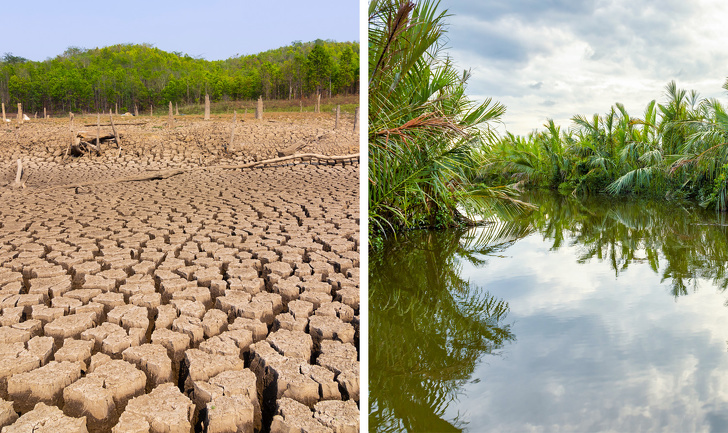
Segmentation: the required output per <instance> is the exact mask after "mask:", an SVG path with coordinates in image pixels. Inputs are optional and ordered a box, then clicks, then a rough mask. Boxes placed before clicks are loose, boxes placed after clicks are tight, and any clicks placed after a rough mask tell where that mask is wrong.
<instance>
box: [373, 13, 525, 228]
mask: <svg viewBox="0 0 728 433" xmlns="http://www.w3.org/2000/svg"><path fill="white" fill-rule="evenodd" d="M438 5H439V2H438V1H428V0H423V1H420V2H417V3H416V4H415V3H413V2H411V1H408V0H372V1H371V2H370V3H369V222H370V227H371V230H372V233H373V234H375V235H379V234H383V233H389V232H394V231H397V230H402V229H407V228H412V227H422V226H428V227H444V226H451V225H454V224H458V223H462V222H463V221H466V222H467V221H468V220H470V219H471V217H472V216H474V215H483V214H487V213H491V212H494V211H495V212H500V213H510V212H514V211H517V210H518V209H520V208H522V207H523V206H524V204H523V203H520V202H518V201H517V200H515V199H513V198H512V191H511V190H510V189H509V188H507V187H492V186H487V185H486V184H485V183H483V182H481V181H480V178H481V177H482V175H483V173H481V172H480V168H481V167H484V165H483V164H482V161H480V158H481V157H482V155H483V154H484V153H483V151H482V150H481V147H482V146H483V145H484V143H491V142H493V141H494V140H495V139H496V136H495V134H494V132H493V129H492V126H493V124H494V123H497V122H499V121H500V118H501V116H503V114H504V113H505V107H504V106H503V105H502V104H500V103H498V102H495V101H493V100H491V99H487V100H485V101H484V102H483V103H476V102H474V101H472V100H470V99H469V98H468V97H467V96H466V95H465V89H466V83H467V80H468V77H469V72H468V71H461V70H459V69H458V68H457V67H456V66H455V64H454V62H453V60H452V59H451V58H450V57H449V56H447V55H446V54H445V53H444V45H445V42H444V39H443V35H444V33H445V26H444V20H445V18H446V17H447V13H446V12H441V11H438Z"/></svg>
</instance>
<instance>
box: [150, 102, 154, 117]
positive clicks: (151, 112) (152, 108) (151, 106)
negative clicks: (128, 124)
mask: <svg viewBox="0 0 728 433" xmlns="http://www.w3.org/2000/svg"><path fill="white" fill-rule="evenodd" d="M149 117H154V105H152V104H149Z"/></svg>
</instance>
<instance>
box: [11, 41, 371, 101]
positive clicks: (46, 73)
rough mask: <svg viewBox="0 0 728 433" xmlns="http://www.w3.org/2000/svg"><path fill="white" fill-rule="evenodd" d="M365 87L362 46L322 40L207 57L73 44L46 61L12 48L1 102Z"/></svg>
mask: <svg viewBox="0 0 728 433" xmlns="http://www.w3.org/2000/svg"><path fill="white" fill-rule="evenodd" d="M358 92H359V43H358V42H333V41H328V40H327V41H323V40H320V39H319V40H316V41H315V42H300V41H294V42H293V43H292V44H291V45H289V46H286V47H281V48H277V49H274V50H270V51H266V52H263V53H259V54H253V55H246V56H236V57H232V58H229V59H227V60H217V61H208V60H205V59H200V58H194V57H190V56H189V55H187V54H183V53H181V52H171V53H170V52H166V51H163V50H160V49H158V48H155V47H154V46H152V45H149V44H143V45H132V44H122V45H114V46H108V47H104V48H93V49H83V48H77V47H69V48H68V49H67V50H66V51H65V52H64V53H63V54H61V55H59V56H57V57H55V58H53V59H47V60H45V61H42V62H36V61H30V60H27V59H25V58H23V57H20V56H16V55H13V54H11V53H5V55H4V56H3V57H2V60H1V61H0V99H1V100H2V102H4V103H5V105H6V107H13V106H15V104H17V103H18V102H20V103H22V104H23V107H24V110H25V111H28V112H35V111H41V110H43V108H44V107H45V108H46V109H47V110H48V111H49V112H66V111H80V110H83V111H99V110H105V111H108V110H109V109H112V108H115V107H116V106H117V105H118V109H119V110H120V111H133V110H134V108H135V107H136V108H137V109H138V110H139V111H143V110H148V109H149V106H150V105H152V106H162V105H166V104H167V103H168V102H169V101H172V102H173V103H180V104H192V103H199V102H200V101H202V100H204V97H205V94H206V93H207V94H209V95H210V99H211V100H212V101H213V102H216V101H228V100H244V99H257V98H258V97H259V96H262V97H263V98H264V99H266V100H271V99H301V98H305V97H308V96H311V95H315V94H316V93H321V95H322V97H330V96H335V95H347V94H355V93H358Z"/></svg>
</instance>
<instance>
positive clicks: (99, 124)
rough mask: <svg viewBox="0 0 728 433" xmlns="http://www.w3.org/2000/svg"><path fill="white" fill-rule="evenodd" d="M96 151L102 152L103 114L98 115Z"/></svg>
mask: <svg viewBox="0 0 728 433" xmlns="http://www.w3.org/2000/svg"><path fill="white" fill-rule="evenodd" d="M96 151H97V152H101V114H100V113H96Z"/></svg>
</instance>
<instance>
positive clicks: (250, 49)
mask: <svg viewBox="0 0 728 433" xmlns="http://www.w3.org/2000/svg"><path fill="white" fill-rule="evenodd" d="M2 22H3V23H2V24H3V25H2V27H3V35H4V36H3V38H2V42H0V54H4V53H12V54H13V55H16V56H21V57H25V58H27V59H30V60H36V61H42V60H45V59H47V58H49V57H51V58H52V57H55V56H56V55H58V54H61V53H63V52H64V51H65V50H66V48H68V47H69V46H76V47H81V48H94V47H103V46H108V45H114V44H118V43H149V44H152V45H154V46H155V47H157V48H159V49H162V50H165V51H181V52H183V53H187V54H189V55H190V56H193V57H202V58H205V59H207V60H222V59H227V58H230V57H232V56H235V55H236V54H240V55H245V54H256V53H259V52H262V51H266V50H270V49H275V48H278V47H282V46H286V45H289V44H290V43H291V42H293V41H295V40H300V41H303V42H308V41H313V40H316V39H332V40H335V41H338V42H345V41H359V2H358V1H356V0H305V1H301V0H277V1H251V0H241V1H233V0H195V1H191V0H146V1H142V0H121V1H98V0H95V1H91V0H78V1H72V2H68V1H65V2H64V1H58V0H36V1H34V2H31V3H28V2H21V1H8V2H3V7H2ZM16 35H20V36H19V37H18V36H16Z"/></svg>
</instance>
